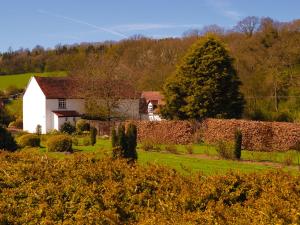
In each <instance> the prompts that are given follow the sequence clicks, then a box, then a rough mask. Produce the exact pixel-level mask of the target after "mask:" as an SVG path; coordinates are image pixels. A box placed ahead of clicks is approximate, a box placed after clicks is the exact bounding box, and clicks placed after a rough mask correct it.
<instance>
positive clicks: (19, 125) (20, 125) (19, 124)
mask: <svg viewBox="0 0 300 225" xmlns="http://www.w3.org/2000/svg"><path fill="white" fill-rule="evenodd" d="M8 127H9V128H17V129H23V120H22V119H16V120H15V121H12V122H10V123H9V125H8Z"/></svg>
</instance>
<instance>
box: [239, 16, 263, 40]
mask: <svg viewBox="0 0 300 225" xmlns="http://www.w3.org/2000/svg"><path fill="white" fill-rule="evenodd" d="M258 26H259V18H257V17H255V16H247V17H246V18H244V19H242V20H241V21H239V22H238V23H237V25H236V26H235V29H236V30H237V31H239V32H242V33H244V34H246V35H247V36H248V37H251V36H252V35H253V33H254V32H255V31H256V30H257V28H258Z"/></svg>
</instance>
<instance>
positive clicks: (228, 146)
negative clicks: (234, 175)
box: [216, 141, 235, 159]
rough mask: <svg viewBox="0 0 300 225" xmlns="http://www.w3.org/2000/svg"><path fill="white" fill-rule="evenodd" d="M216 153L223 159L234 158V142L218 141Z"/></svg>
mask: <svg viewBox="0 0 300 225" xmlns="http://www.w3.org/2000/svg"><path fill="white" fill-rule="evenodd" d="M216 151H217V153H218V155H219V156H220V157H221V158H223V159H234V158H235V157H234V144H233V143H232V142H225V141H218V143H217V145H216Z"/></svg>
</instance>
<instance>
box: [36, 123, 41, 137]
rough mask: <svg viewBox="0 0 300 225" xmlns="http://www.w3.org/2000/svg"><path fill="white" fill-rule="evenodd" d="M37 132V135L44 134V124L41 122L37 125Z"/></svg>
mask: <svg viewBox="0 0 300 225" xmlns="http://www.w3.org/2000/svg"><path fill="white" fill-rule="evenodd" d="M35 133H36V135H41V134H42V126H41V125H40V124H38V125H36V128H35Z"/></svg>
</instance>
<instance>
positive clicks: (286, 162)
mask: <svg viewBox="0 0 300 225" xmlns="http://www.w3.org/2000/svg"><path fill="white" fill-rule="evenodd" d="M293 158H294V157H293V154H292V153H289V152H288V153H286V154H285V155H284V158H283V163H284V165H286V166H290V165H292V164H293Z"/></svg>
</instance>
